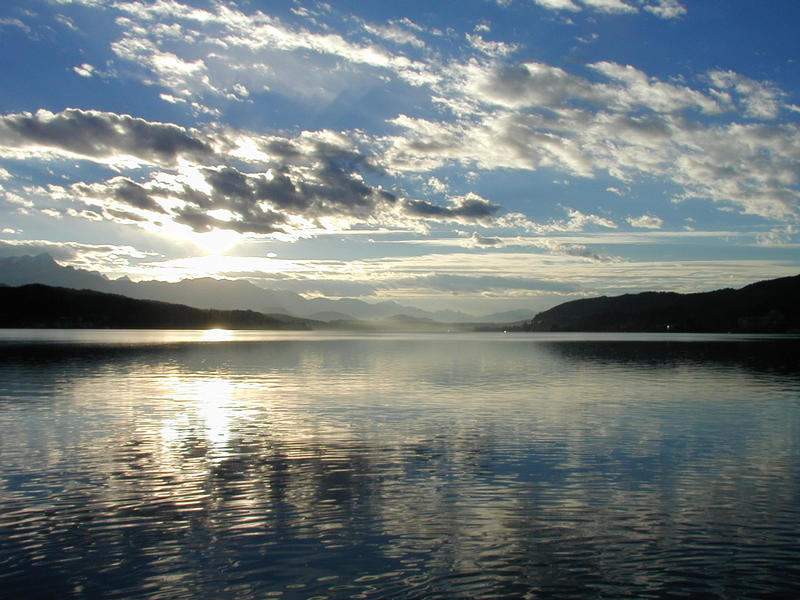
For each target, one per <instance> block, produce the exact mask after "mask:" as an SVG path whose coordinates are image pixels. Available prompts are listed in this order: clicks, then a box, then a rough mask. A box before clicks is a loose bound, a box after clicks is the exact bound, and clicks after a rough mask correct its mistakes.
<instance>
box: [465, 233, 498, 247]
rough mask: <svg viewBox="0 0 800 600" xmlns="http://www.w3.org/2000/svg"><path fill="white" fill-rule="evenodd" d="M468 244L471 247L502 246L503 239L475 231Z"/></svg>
mask: <svg viewBox="0 0 800 600" xmlns="http://www.w3.org/2000/svg"><path fill="white" fill-rule="evenodd" d="M467 242H468V244H467V245H468V246H469V247H471V248H501V247H502V246H503V240H501V239H500V238H496V237H486V236H483V235H481V234H480V233H478V232H477V231H474V232H473V233H472V235H471V236H470V237H469V239H468V240H467Z"/></svg>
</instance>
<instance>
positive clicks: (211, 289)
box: [0, 254, 534, 323]
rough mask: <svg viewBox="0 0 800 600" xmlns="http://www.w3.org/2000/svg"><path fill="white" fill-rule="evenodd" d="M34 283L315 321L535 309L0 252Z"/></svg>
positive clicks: (514, 315) (458, 316) (13, 281)
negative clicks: (323, 290)
mask: <svg viewBox="0 0 800 600" xmlns="http://www.w3.org/2000/svg"><path fill="white" fill-rule="evenodd" d="M32 283H39V284H44V285H49V286H56V287H64V288H72V289H78V290H83V289H86V290H94V291H97V292H104V293H107V294H119V295H123V296H127V297H129V298H136V299H140V300H155V301H160V302H169V303H174V304H182V305H187V306H192V307H196V308H201V309H217V310H251V311H256V312H259V313H265V314H273V315H274V314H284V315H288V316H293V317H298V318H304V319H313V320H316V321H348V320H359V321H363V320H381V321H385V320H387V319H392V318H393V317H396V316H398V315H400V316H404V317H410V318H415V319H431V320H434V321H439V322H443V323H505V322H511V321H524V320H526V319H530V318H531V317H532V316H533V314H534V313H533V311H528V310H520V311H512V312H503V313H495V314H490V315H484V316H480V317H476V316H474V315H469V314H466V313H462V312H458V311H453V310H443V311H425V310H421V309H419V308H415V307H411V306H403V305H401V304H397V303H396V302H391V301H389V302H376V303H370V302H364V301H363V300H355V299H351V298H341V299H337V300H332V299H329V298H311V299H308V298H304V297H302V296H300V295H299V294H296V293H294V292H290V291H287V290H266V289H263V288H261V287H258V286H256V285H253V284H252V283H249V282H248V281H243V280H227V279H213V278H208V277H207V278H199V279H184V280H182V281H178V282H176V283H168V282H164V281H139V282H133V281H131V280H130V279H128V278H127V277H122V278H120V279H108V278H107V277H105V276H103V275H101V274H99V273H96V272H93V271H85V270H82V269H75V268H73V267H64V266H61V265H59V264H58V263H57V262H56V261H55V260H53V258H52V257H51V256H50V255H49V254H39V255H37V256H15V257H9V258H0V284H5V285H9V286H21V285H27V284H32Z"/></svg>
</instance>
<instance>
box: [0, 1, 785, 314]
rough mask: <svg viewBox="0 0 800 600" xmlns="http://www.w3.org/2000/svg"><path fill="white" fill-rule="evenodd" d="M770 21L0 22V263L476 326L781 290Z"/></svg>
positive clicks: (142, 18)
mask: <svg viewBox="0 0 800 600" xmlns="http://www.w3.org/2000/svg"><path fill="white" fill-rule="evenodd" d="M798 24H800V3H798V2H796V1H794V0H791V1H790V0H764V1H761V2H753V1H752V0H458V1H456V0H440V1H426V2H422V1H410V0H405V1H395V0H382V1H380V2H365V1H354V0H342V1H335V2H333V1H332V2H314V1H305V0H296V1H294V2H291V1H281V2H277V1H275V2H273V1H267V0H240V1H238V2H233V1H230V2H215V1H201V0H152V1H144V0H142V1H105V0H25V1H24V2H23V1H17V0H5V1H4V2H2V4H1V5H0V77H2V79H1V80H0V81H2V85H0V255H2V256H15V255H24V254H38V253H41V252H47V253H49V254H51V255H52V256H53V257H54V258H55V259H56V260H57V261H58V262H59V263H61V264H62V265H68V266H73V267H76V268H82V269H91V270H95V271H98V272H100V273H103V274H104V275H107V276H108V277H111V278H117V277H121V276H127V277H129V278H131V279H132V280H144V279H159V280H165V281H176V280H179V279H185V278H193V277H204V276H211V277H217V278H232V279H239V278H241V279H247V280H249V281H251V282H253V283H255V284H256V285H259V286H261V287H264V288H269V289H286V290H291V291H294V292H298V293H301V294H303V295H304V296H307V297H315V296H326V297H331V298H338V297H353V298H359V299H362V300H366V301H370V302H373V301H381V300H396V301H398V302H400V303H402V304H406V305H411V306H417V307H420V308H425V309H444V308H450V309H456V310H462V311H466V312H471V313H473V314H485V313H489V312H499V311H503V310H512V309H520V308H528V309H532V310H544V309H546V308H549V307H550V306H554V305H556V304H559V303H561V302H564V301H567V300H572V299H576V298H580V297H586V296H597V295H616V294H622V293H633V292H640V291H645V290H670V291H678V292H697V291H706V290H712V289H718V288H722V287H740V286H742V285H745V284H747V283H751V282H753V281H758V280H762V279H770V278H774V277H782V276H788V275H795V274H798V273H800V252H798V249H799V248H800V245H799V244H798V242H800V204H799V203H798V197H800V186H798V172H800V129H799V124H800V64H798V60H800V36H798V35H797V32H796V30H797V25H798Z"/></svg>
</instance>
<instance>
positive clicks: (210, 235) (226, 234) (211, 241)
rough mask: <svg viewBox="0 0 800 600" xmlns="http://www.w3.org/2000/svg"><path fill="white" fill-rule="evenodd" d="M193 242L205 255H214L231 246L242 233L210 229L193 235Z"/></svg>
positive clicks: (240, 237)
mask: <svg viewBox="0 0 800 600" xmlns="http://www.w3.org/2000/svg"><path fill="white" fill-rule="evenodd" d="M193 238H194V239H193V240H192V241H193V242H194V243H195V244H197V245H198V246H200V247H201V248H203V249H204V250H205V253H206V255H209V256H216V255H220V254H223V253H225V252H227V251H228V250H230V249H231V248H233V247H234V246H235V245H236V244H237V243H239V241H240V240H241V239H242V235H241V234H240V233H237V232H235V231H230V230H228V229H212V230H211V231H208V232H204V233H198V234H195V235H194V236H193Z"/></svg>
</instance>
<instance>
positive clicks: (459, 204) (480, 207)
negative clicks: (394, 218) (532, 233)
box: [402, 192, 500, 223]
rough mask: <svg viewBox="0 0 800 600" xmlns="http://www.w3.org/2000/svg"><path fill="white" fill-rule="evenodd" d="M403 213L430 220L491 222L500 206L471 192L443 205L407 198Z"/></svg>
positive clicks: (403, 205)
mask: <svg viewBox="0 0 800 600" xmlns="http://www.w3.org/2000/svg"><path fill="white" fill-rule="evenodd" d="M402 209H403V213H404V214H406V215H410V216H412V217H417V218H421V219H429V220H434V221H436V220H441V221H456V222H460V223H480V222H489V221H491V219H492V217H493V216H494V215H495V213H496V212H497V211H498V210H499V209H500V206H499V205H497V204H495V203H493V202H491V201H489V200H487V199H486V198H482V197H481V196H479V195H478V194H475V193H472V192H470V193H469V194H466V195H465V196H457V197H453V198H451V199H450V206H441V205H439V204H434V203H432V202H429V201H427V200H405V201H404V202H403V203H402Z"/></svg>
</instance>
